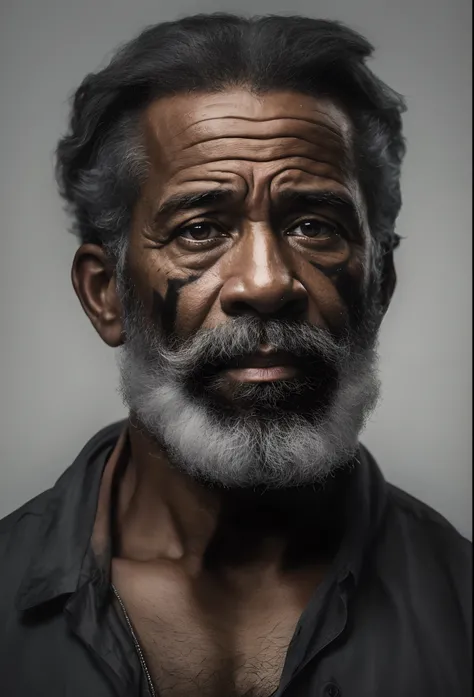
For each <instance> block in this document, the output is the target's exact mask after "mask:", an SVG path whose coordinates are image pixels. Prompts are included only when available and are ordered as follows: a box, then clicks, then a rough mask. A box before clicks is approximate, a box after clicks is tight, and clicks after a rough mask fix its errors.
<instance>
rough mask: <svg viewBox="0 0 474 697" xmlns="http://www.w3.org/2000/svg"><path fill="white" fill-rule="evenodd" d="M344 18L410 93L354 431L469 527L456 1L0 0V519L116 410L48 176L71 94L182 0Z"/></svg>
mask: <svg viewBox="0 0 474 697" xmlns="http://www.w3.org/2000/svg"><path fill="white" fill-rule="evenodd" d="M215 10H232V11H242V12H258V13H267V12H279V13H280V12H281V13H289V12H291V13H303V14H309V15H312V16H319V17H323V18H330V19H340V20H343V21H345V22H347V23H348V24H350V25H352V26H353V27H354V28H356V29H358V30H359V31H361V32H362V33H364V34H365V35H366V36H367V37H368V38H369V39H370V40H371V41H372V42H373V43H374V44H375V46H376V57H375V60H374V61H373V68H374V70H375V71H376V72H377V73H378V74H379V75H380V76H381V77H382V78H383V79H384V80H386V81H387V82H388V83H389V84H390V85H392V86H393V87H394V88H395V89H397V90H398V91H400V92H402V93H403V94H404V95H406V97H407V99H408V106H409V111H408V114H407V115H406V118H405V132H406V136H407V139H408V155H407V158H406V164H405V170H404V175H403V194H404V208H403V212H402V215H401V217H400V220H399V225H398V231H399V232H400V233H401V234H402V235H403V236H405V237H406V239H405V240H404V242H403V244H402V247H401V249H400V250H399V251H398V252H397V255H396V265H397V269H398V279H399V284H398V289H397V292H396V295H395V298H394V301H393V304H392V306H391V309H390V311H389V313H388V316H387V318H386V321H385V325H384V327H383V331H382V338H381V371H382V378H383V384H384V391H383V400H382V402H381V404H380V406H379V408H378V410H377V412H376V414H375V416H374V417H373V419H372V421H371V423H370V425H369V426H368V428H367V429H366V432H365V434H364V436H363V439H362V440H363V441H364V442H365V444H366V445H367V446H369V448H370V449H371V450H372V452H373V453H374V455H375V457H376V458H377V459H378V461H379V463H380V466H381V467H382V470H383V471H384V473H385V475H386V477H387V478H388V479H389V480H391V481H392V482H393V483H395V484H397V485H398V486H401V487H402V488H404V489H406V490H407V491H409V492H410V493H412V494H414V495H415V496H417V497H419V498H421V499H422V500H423V501H426V502H427V503H429V504H430V505H432V506H433V507H435V508H436V509H437V510H439V511H440V512H441V513H442V514H443V515H445V516H446V517H447V518H448V519H449V520H450V521H451V522H452V523H453V524H454V525H455V526H456V527H457V528H458V529H459V530H460V531H461V532H462V533H463V534H465V535H467V536H468V537H471V361H470V356H471V204H470V201H471V178H472V177H471V174H472V170H471V123H472V112H471V98H472V97H471V85H470V83H471V72H472V67H471V66H472V64H471V50H470V49H471V16H470V15H471V2H470V0H397V1H396V2H394V0H384V1H381V0H320V1H317V2H312V1H311V0H292V1H291V2H289V0H286V2H282V1H280V0H268V1H265V0H260V2H259V0H241V2H231V1H230V0H219V1H215V2H212V0H208V1H206V0H202V1H201V2H195V1H194V2H192V1H191V0H173V2H159V1H158V0H81V1H80V2H79V1H73V0H3V3H2V5H1V16H0V27H1V29H0V32H1V36H0V61H1V66H2V67H1V76H0V162H1V167H0V205H1V225H2V233H1V244H2V246H1V252H0V254H1V256H0V265H1V267H0V312H1V316H0V327H1V339H0V342H1V343H0V350H1V361H0V394H1V399H0V409H1V413H0V417H1V418H0V448H1V452H0V455H1V457H0V467H1V471H0V517H1V516H3V515H6V514H7V513H9V512H10V511H11V510H13V509H14V508H16V507H18V506H19V505H20V504H22V503H23V502H24V501H26V500H27V499H28V498H30V497H32V496H34V495H35V494H37V493H39V492H40V491H41V490H43V489H45V488H47V487H49V486H50V485H51V484H53V482H54V481H55V479H56V478H57V477H58V475H59V474H60V473H61V472H62V471H63V470H64V469H65V468H66V467H67V466H68V465H69V464H70V463H71V462H72V460H73V459H74V457H75V456H76V454H77V453H78V451H79V450H80V449H81V447H82V446H83V445H84V444H85V442H86V440H88V438H89V437H90V436H91V435H93V433H95V431H96V430H98V429H99V428H100V427H102V426H104V425H106V424H107V423H109V422H111V421H113V420H115V419H118V418H121V417H122V416H123V415H124V414H125V410H124V408H123V407H122V405H121V403H120V399H119V397H118V395H117V392H116V384H117V372H116V366H115V359H114V355H113V351H112V350H111V349H108V348H107V347H105V346H104V345H102V344H101V341H100V339H99V338H98V336H97V335H96V334H95V332H94V330H93V329H92V328H91V326H90V325H89V322H88V320H87V319H86V317H85V315H83V313H82V310H81V308H80V306H79V303H78V301H77V300H76V298H75V295H74V294H73V291H72V288H71V285H70V280H69V270H70V264H71V260H72V257H73V254H74V251H75V247H76V245H75V241H74V238H73V237H72V236H70V235H69V234H68V233H67V232H66V227H67V221H66V217H65V214H64V213H63V212H62V210H61V203H60V201H59V198H58V197H57V194H56V190H55V185H54V183H53V176H52V160H53V158H52V152H53V149H54V147H55V143H56V140H57V139H58V137H59V135H60V134H61V133H62V131H63V130H64V128H65V123H66V114H67V102H66V100H67V97H68V95H69V94H70V93H71V91H72V89H73V88H74V87H76V86H77V85H78V84H79V82H80V81H81V79H82V78H83V76H84V75H85V74H86V73H87V72H89V71H92V70H95V69H96V68H97V67H98V66H99V64H101V63H102V62H103V61H104V59H105V58H106V57H107V56H108V55H110V52H111V51H112V49H113V48H114V47H115V46H116V45H117V44H118V43H120V42H123V41H125V40H127V39H129V38H131V37H132V36H133V35H134V34H135V33H136V32H137V31H139V30H140V29H141V28H143V27H144V26H145V25H147V24H150V23H154V22H157V21H160V20H166V19H173V18H176V17H177V16H179V15H183V14H187V13H194V12H196V11H215Z"/></svg>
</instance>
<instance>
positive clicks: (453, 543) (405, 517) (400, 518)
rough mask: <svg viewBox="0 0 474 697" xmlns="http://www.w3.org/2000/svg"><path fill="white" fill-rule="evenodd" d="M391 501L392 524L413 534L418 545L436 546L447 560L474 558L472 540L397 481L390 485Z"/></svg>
mask: <svg viewBox="0 0 474 697" xmlns="http://www.w3.org/2000/svg"><path fill="white" fill-rule="evenodd" d="M387 503H388V516H389V520H391V522H392V525H394V526H396V527H398V530H399V532H400V533H405V535H411V536H413V537H412V542H413V543H414V544H416V543H417V542H423V544H424V545H427V546H428V547H432V546H433V545H435V547H436V550H437V552H438V553H439V554H440V555H441V553H442V555H443V558H444V559H445V560H449V559H452V560H453V561H455V560H456V559H458V560H459V561H460V562H462V561H470V560H471V559H472V543H471V542H470V541H469V540H468V539H467V538H465V537H464V536H463V535H461V534H460V533H459V532H458V531H457V530H456V528H455V527H454V526H453V525H452V524H451V523H450V522H449V521H448V520H447V519H446V518H444V516H442V515H441V514H440V513H438V512H437V511H435V510H434V509H433V508H431V506H429V505H428V504H426V503H423V502H422V501H420V500H419V499H417V498H415V497H414V496H411V495H410V494H408V493H407V492H406V491H403V490H402V489H399V488H398V487H396V486H394V485H393V484H388V485H387Z"/></svg>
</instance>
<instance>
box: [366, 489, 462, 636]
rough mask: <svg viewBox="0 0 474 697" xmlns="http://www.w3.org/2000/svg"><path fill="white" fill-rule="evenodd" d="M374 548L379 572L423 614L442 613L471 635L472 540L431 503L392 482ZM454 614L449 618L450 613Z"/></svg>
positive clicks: (391, 590) (385, 583) (385, 582)
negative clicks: (426, 502) (424, 501)
mask: <svg viewBox="0 0 474 697" xmlns="http://www.w3.org/2000/svg"><path fill="white" fill-rule="evenodd" d="M379 533H380V534H379V535H378V543H377V545H376V550H375V558H376V566H377V576H378V578H379V580H380V582H381V583H382V586H383V587H384V588H385V589H389V594H392V593H393V595H394V597H397V598H402V597H403V598H405V601H406V603H407V604H408V605H409V606H410V607H416V608H417V613H418V616H420V617H421V616H422V615H423V613H425V614H426V621H427V622H429V621H430V620H429V617H431V618H434V617H438V615H442V616H443V620H441V619H440V620H439V622H440V623H441V621H443V622H444V624H443V625H441V624H440V626H445V627H446V626H447V624H446V623H451V624H452V626H454V627H456V631H457V630H458V629H459V627H461V626H462V627H464V630H463V631H464V633H465V635H466V636H467V637H468V641H470V640H471V639H470V636H471V630H470V623H471V617H472V543H471V542H470V541H469V540H468V539H466V538H465V537H463V536H462V535H461V534H460V533H459V532H458V531H457V530H456V529H455V528H454V526H453V525H451V523H449V522H448V521H447V520H446V518H444V517H443V516H442V515H440V514H439V513H437V512H436V511H435V510H434V509H433V508H431V507H430V506H428V505H427V504H425V503H423V502H422V501H419V500H418V499H416V498H415V497H414V496H411V495H410V494H408V493H406V492H405V491H402V490H401V489H399V488H398V487H395V486H393V485H391V484H388V485H387V506H386V511H385V516H384V521H383V523H382V525H381V528H380V531H379ZM447 618H449V619H447Z"/></svg>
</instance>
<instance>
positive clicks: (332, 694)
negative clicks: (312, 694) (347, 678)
mask: <svg viewBox="0 0 474 697" xmlns="http://www.w3.org/2000/svg"><path fill="white" fill-rule="evenodd" d="M341 695H342V693H341V690H340V689H339V688H338V686H337V685H336V684H335V683H333V682H328V683H326V685H325V686H324V688H323V692H322V697H341Z"/></svg>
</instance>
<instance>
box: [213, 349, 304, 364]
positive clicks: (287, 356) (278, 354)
mask: <svg viewBox="0 0 474 697" xmlns="http://www.w3.org/2000/svg"><path fill="white" fill-rule="evenodd" d="M295 363H296V356H294V355H293V354H291V353H288V352H286V351H273V352H272V353H252V354H250V355H249V356H241V357H240V358H235V359H234V360H232V361H230V362H229V363H228V364H227V366H226V368H273V367H275V366H281V365H295Z"/></svg>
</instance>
